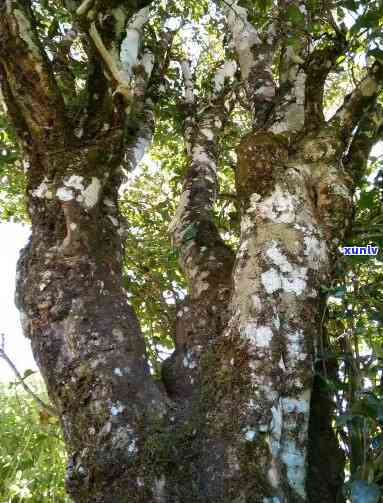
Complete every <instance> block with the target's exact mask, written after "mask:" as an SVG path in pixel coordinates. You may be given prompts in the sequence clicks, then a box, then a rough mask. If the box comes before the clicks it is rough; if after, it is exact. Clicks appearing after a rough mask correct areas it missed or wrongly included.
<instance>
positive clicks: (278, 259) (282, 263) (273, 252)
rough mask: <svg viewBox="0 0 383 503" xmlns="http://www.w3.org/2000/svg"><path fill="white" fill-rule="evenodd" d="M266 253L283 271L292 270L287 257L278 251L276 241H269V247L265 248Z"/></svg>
mask: <svg viewBox="0 0 383 503" xmlns="http://www.w3.org/2000/svg"><path fill="white" fill-rule="evenodd" d="M266 255H267V257H269V259H270V260H271V261H272V262H273V263H274V264H275V265H276V266H277V267H278V268H279V269H280V270H281V271H282V272H285V273H289V272H292V270H293V266H292V265H291V264H290V263H289V261H288V260H287V258H286V257H285V256H284V255H283V254H282V253H281V252H280V251H279V249H278V243H277V242H276V241H271V243H270V248H268V249H267V250H266Z"/></svg>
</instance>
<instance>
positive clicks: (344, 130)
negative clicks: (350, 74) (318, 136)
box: [329, 61, 383, 143]
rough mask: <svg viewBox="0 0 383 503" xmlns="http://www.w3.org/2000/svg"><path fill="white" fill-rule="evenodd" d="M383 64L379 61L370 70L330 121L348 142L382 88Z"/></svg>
mask: <svg viewBox="0 0 383 503" xmlns="http://www.w3.org/2000/svg"><path fill="white" fill-rule="evenodd" d="M382 84H383V64H382V63H380V62H379V61H375V63H374V64H373V65H372V66H371V68H370V69H369V70H368V72H367V75H366V76H365V77H364V79H362V80H361V81H360V82H359V84H358V86H357V87H356V88H355V89H354V91H352V93H350V94H349V95H348V96H346V98H345V100H344V102H343V105H342V106H341V107H340V108H339V109H338V111H337V112H336V113H335V114H334V116H333V117H332V118H331V119H330V121H329V123H330V125H332V126H336V127H337V128H338V129H339V131H340V133H341V136H342V138H343V140H344V141H345V142H346V143H347V142H348V141H349V139H350V137H351V135H352V132H353V130H354V128H355V127H356V126H357V125H358V123H359V122H360V120H361V119H362V117H363V115H364V114H365V113H368V112H369V111H370V110H371V108H372V107H374V104H375V103H376V99H377V97H378V95H379V93H380V91H381V89H382Z"/></svg>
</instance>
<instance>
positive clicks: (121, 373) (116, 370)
mask: <svg viewBox="0 0 383 503" xmlns="http://www.w3.org/2000/svg"><path fill="white" fill-rule="evenodd" d="M113 373H114V374H115V375H116V376H119V377H122V376H123V375H124V374H123V372H122V370H121V369H120V368H119V367H116V368H115V369H114V370H113Z"/></svg>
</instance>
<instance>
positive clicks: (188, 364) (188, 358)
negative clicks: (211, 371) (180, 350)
mask: <svg viewBox="0 0 383 503" xmlns="http://www.w3.org/2000/svg"><path fill="white" fill-rule="evenodd" d="M182 364H183V366H184V367H185V368H188V369H195V368H196V367H197V362H196V360H195V358H194V354H193V353H192V352H191V351H187V352H186V354H185V356H184V359H183V360H182Z"/></svg>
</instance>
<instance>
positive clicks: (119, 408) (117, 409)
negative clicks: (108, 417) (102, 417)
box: [110, 401, 126, 416]
mask: <svg viewBox="0 0 383 503" xmlns="http://www.w3.org/2000/svg"><path fill="white" fill-rule="evenodd" d="M125 409H126V407H125V406H124V405H122V403H121V402H118V401H117V402H116V403H115V404H113V405H112V407H111V408H110V413H111V414H112V416H118V415H119V414H122V413H123V412H124V410H125Z"/></svg>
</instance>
